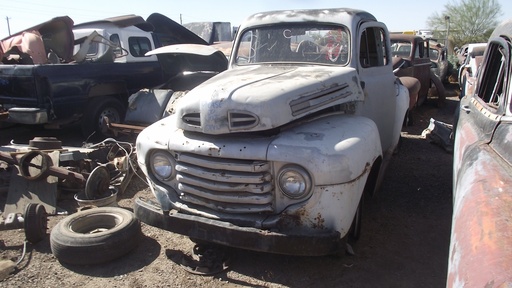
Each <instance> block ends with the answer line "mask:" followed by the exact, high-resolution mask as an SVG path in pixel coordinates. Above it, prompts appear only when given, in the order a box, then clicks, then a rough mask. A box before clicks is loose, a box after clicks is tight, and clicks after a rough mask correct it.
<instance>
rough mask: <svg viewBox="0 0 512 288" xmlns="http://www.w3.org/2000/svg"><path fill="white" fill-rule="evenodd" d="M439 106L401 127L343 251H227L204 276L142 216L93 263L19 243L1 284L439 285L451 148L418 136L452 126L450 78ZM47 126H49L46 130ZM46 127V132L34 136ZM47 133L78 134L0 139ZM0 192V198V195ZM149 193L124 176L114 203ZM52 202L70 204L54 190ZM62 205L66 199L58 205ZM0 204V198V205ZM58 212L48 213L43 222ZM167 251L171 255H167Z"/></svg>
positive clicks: (21, 132) (9, 239) (178, 240)
mask: <svg viewBox="0 0 512 288" xmlns="http://www.w3.org/2000/svg"><path fill="white" fill-rule="evenodd" d="M447 89H448V92H449V93H450V94H449V96H451V97H448V98H447V101H446V104H445V105H444V106H443V107H441V108H438V107H436V106H435V105H434V103H430V102H427V103H425V104H424V105H423V106H422V107H419V108H418V109H417V110H416V111H415V113H414V116H415V117H414V120H415V121H414V125H413V126H410V127H404V132H403V133H402V136H403V141H402V145H401V149H400V152H399V153H398V154H397V155H395V156H394V158H393V160H392V162H391V163H390V166H389V170H388V173H387V175H386V177H385V180H384V183H383V186H382V189H381V191H380V193H379V194H377V195H376V196H375V197H373V198H372V199H371V201H367V202H366V203H365V207H364V216H363V231H362V233H363V235H362V237H361V239H360V241H359V242H358V243H357V244H356V245H355V246H354V247H353V249H354V252H355V255H353V256H349V255H347V256H345V257H293V256H283V255H273V254H266V253H256V252H250V251H244V250H238V249H228V250H227V251H226V253H227V255H229V256H230V257H229V259H230V262H229V267H228V269H227V270H225V271H223V272H220V273H218V274H215V275H212V276H202V275H196V274H192V273H189V272H187V271H186V270H185V269H183V267H182V266H180V265H179V263H177V261H175V260H173V259H175V258H176V256H177V255H178V256H179V255H182V254H185V253H189V252H190V251H191V250H192V248H193V243H192V242H191V241H190V240H189V239H188V238H187V237H184V236H181V235H177V234H173V233H170V232H166V231H162V230H159V229H157V228H154V227H151V226H148V225H146V224H144V223H142V224H141V225H142V232H143V234H144V236H143V239H142V241H141V243H140V244H139V245H138V246H137V248H135V250H133V251H132V252H130V253H129V254H128V255H126V256H123V257H121V258H119V259H116V260H114V261H111V262H108V263H105V264H98V265H87V266H80V265H68V264H62V263H60V262H59V261H58V260H57V259H56V258H55V257H54V256H53V255H52V252H51V249H50V243H49V239H48V238H46V239H44V240H42V241H41V242H39V243H37V244H35V245H32V244H28V245H27V247H26V254H25V256H24V258H23V259H22V260H21V262H20V263H19V264H18V265H16V268H15V269H14V271H13V272H12V273H11V274H10V275H9V276H8V277H7V278H6V279H4V280H3V281H1V282H0V286H2V287H38V288H39V287H72V286H73V287H80V286H83V287H92V286H96V287H444V286H445V281H446V271H447V261H448V248H449V237H450V225H451V189H452V187H451V185H452V183H451V181H452V174H451V167H452V155H451V154H450V153H449V152H447V151H446V150H444V149H443V148H442V147H440V146H438V145H434V144H432V143H430V141H429V140H428V139H425V137H423V136H422V135H421V133H422V131H423V130H424V129H425V128H427V127H428V124H429V120H430V118H434V119H436V120H439V121H442V122H445V123H448V124H451V123H452V118H453V116H452V115H453V112H454V109H455V107H456V106H457V105H458V98H457V97H456V93H455V92H456V91H458V90H457V87H455V86H453V85H449V86H448V87H447ZM47 133H48V134H47ZM41 134H46V135H41ZM48 135H52V136H56V137H58V138H59V139H61V140H62V141H63V144H64V145H71V144H68V143H67V142H66V141H69V142H70V143H71V142H73V141H76V140H77V139H79V134H78V132H75V131H74V130H72V129H70V130H66V131H60V132H56V131H50V132H48V131H44V132H41V131H38V132H37V134H36V132H34V131H31V130H29V129H27V128H25V127H20V126H16V127H11V128H1V130H0V145H5V144H7V143H8V142H9V141H10V140H11V139H14V140H15V142H17V143H27V142H28V140H30V139H32V138H33V137H34V136H48ZM5 194H6V193H3V194H2V195H0V199H3V201H5V197H6V195H5ZM138 194H142V195H146V196H148V195H149V194H150V193H149V191H148V189H147V186H146V185H145V183H144V182H143V181H141V180H140V179H138V178H134V180H132V184H131V185H130V186H129V189H128V190H127V191H125V193H123V194H122V195H119V197H118V205H119V206H120V207H124V208H126V209H130V210H131V209H132V207H133V198H134V197H135V196H136V195H138ZM60 199H61V200H60V201H61V202H59V205H74V202H73V201H74V200H73V199H72V195H66V194H63V195H61V197H60ZM66 203H67V204H66ZM0 207H3V206H0ZM64 217H65V216H51V217H49V229H50V230H51V229H52V228H53V227H54V226H55V224H56V223H58V222H59V221H60V220H62V219H63V218H64ZM24 239H25V236H24V231H23V230H22V229H16V230H5V231H0V260H6V259H8V260H12V261H13V262H17V261H18V259H20V257H21V256H22V253H23V243H24ZM168 256H172V257H168Z"/></svg>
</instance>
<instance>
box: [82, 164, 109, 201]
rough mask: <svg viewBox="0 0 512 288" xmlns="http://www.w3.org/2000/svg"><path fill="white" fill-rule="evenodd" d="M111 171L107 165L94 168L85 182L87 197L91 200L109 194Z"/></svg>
mask: <svg viewBox="0 0 512 288" xmlns="http://www.w3.org/2000/svg"><path fill="white" fill-rule="evenodd" d="M109 186H110V173H109V171H108V168H107V167H105V166H98V167H96V168H94V169H93V170H92V172H91V174H89V177H88V178H87V181H86V182H85V190H84V191H85V197H86V199H89V200H94V199H101V198H105V197H107V196H109V195H108V194H110V193H109Z"/></svg>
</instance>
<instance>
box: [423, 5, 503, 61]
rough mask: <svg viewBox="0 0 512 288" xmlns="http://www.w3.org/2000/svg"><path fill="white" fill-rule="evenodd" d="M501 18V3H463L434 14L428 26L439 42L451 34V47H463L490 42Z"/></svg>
mask: <svg viewBox="0 0 512 288" xmlns="http://www.w3.org/2000/svg"><path fill="white" fill-rule="evenodd" d="M501 15H502V11H501V5H500V3H498V1H497V0H461V1H460V2H458V3H448V4H446V5H445V6H444V11H442V12H441V13H438V12H434V13H433V14H432V15H431V16H430V17H428V18H427V26H428V27H429V28H430V29H431V30H432V31H433V32H434V36H435V37H438V39H446V36H447V34H448V40H449V41H450V43H451V45H449V46H450V47H452V48H453V47H461V46H462V45H464V44H467V43H478V42H487V40H488V39H489V36H490V35H491V33H492V31H493V29H494V28H495V27H496V26H497V25H498V20H497V19H498V18H499V16H501ZM450 52H451V51H450Z"/></svg>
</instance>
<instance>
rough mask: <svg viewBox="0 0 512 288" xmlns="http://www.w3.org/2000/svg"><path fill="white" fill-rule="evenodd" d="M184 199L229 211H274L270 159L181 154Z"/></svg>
mask: <svg viewBox="0 0 512 288" xmlns="http://www.w3.org/2000/svg"><path fill="white" fill-rule="evenodd" d="M177 156H178V157H177V164H176V172H177V174H176V180H177V181H178V189H179V191H180V192H181V195H179V196H180V198H181V199H182V200H183V201H185V202H188V203H192V204H196V205H201V206H205V207H208V208H210V209H214V210H217V211H223V212H228V213H264V212H273V211H274V206H273V203H274V197H273V195H272V190H273V181H272V176H271V175H272V174H271V171H270V170H271V168H270V164H269V163H268V162H266V161H256V160H254V161H253V160H239V159H226V158H214V157H206V156H200V155H195V154H190V153H181V154H178V155H177Z"/></svg>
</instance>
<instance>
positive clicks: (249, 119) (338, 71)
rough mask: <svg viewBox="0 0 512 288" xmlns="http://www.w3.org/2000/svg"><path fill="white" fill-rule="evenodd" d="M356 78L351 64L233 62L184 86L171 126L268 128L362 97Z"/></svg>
mask: <svg viewBox="0 0 512 288" xmlns="http://www.w3.org/2000/svg"><path fill="white" fill-rule="evenodd" d="M358 79H359V78H358V76H357V73H356V71H355V70H354V69H353V68H347V67H339V66H338V67H329V66H299V67H297V66H247V67H236V68H233V69H230V70H227V71H224V72H222V73H220V74H219V75H217V76H215V77H213V78H211V79H210V80H208V81H206V82H204V83H203V84H201V85H199V86H198V87H196V88H194V89H193V90H192V91H190V92H189V93H188V94H187V95H186V96H185V97H184V98H183V99H182V102H180V105H179V107H177V110H176V114H177V115H176V116H177V117H178V118H179V119H180V121H178V124H177V125H178V128H181V129H183V130H187V131H196V132H201V133H206V134H225V133H234V132H249V131H251V132H252V131H263V130H269V129H273V128H276V127H280V126H282V125H284V124H287V123H289V122H291V121H294V120H296V119H299V118H302V117H305V116H307V115H310V114H312V113H315V112H317V111H319V110H322V109H325V108H327V107H333V106H334V105H337V104H343V103H348V102H354V101H362V100H363V97H364V95H362V94H361V92H360V91H362V89H360V83H359V80H358Z"/></svg>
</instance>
